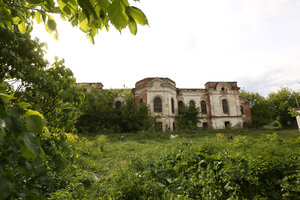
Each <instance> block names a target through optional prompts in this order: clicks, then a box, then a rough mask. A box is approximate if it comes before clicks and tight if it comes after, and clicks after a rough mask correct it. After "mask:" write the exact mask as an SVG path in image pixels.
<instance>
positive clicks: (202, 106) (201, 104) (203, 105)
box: [200, 100, 207, 115]
mask: <svg viewBox="0 0 300 200" xmlns="http://www.w3.org/2000/svg"><path fill="white" fill-rule="evenodd" d="M200 106H201V113H202V114H203V115H206V114H207V105H206V101H204V100H202V101H201V102H200ZM203 108H204V109H203ZM203 110H205V112H203Z"/></svg>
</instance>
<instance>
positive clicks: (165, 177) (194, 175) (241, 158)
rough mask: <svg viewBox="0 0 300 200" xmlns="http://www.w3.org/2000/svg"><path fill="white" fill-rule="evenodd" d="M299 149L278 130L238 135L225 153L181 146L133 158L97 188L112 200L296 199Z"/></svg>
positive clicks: (298, 194)
mask: <svg viewBox="0 0 300 200" xmlns="http://www.w3.org/2000/svg"><path fill="white" fill-rule="evenodd" d="M218 137H219V140H220V141H221V140H223V141H224V143H225V141H228V139H227V138H226V137H224V134H218ZM299 149H300V146H299V144H298V143H297V142H296V140H294V139H292V140H282V139H280V138H279V137H278V136H277V135H276V134H271V135H264V136H262V137H259V138H258V139H254V138H249V137H246V136H237V137H235V138H234V140H232V141H230V142H229V144H228V145H225V146H224V149H223V150H222V151H219V150H216V148H215V147H214V145H206V146H202V147H182V146H178V148H177V150H175V151H173V152H170V153H167V154H166V155H162V156H161V157H160V159H159V160H157V161H154V160H153V159H149V160H148V159H147V158H148V157H149V156H147V155H141V156H140V157H138V158H137V157H132V158H131V164H130V165H129V166H128V168H120V169H116V170H113V171H112V173H111V174H110V175H109V177H106V178H103V179H101V180H100V181H99V187H98V188H99V190H98V192H99V194H100V196H103V197H105V198H113V199H172V198H174V199H298V198H299V197H300V186H299V180H300V176H299V175H300V174H299V163H300V162H299V152H300V151H299ZM105 198H104V199H105Z"/></svg>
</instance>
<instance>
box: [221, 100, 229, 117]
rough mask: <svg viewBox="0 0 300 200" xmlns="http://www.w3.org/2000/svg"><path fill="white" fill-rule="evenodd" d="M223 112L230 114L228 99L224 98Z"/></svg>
mask: <svg viewBox="0 0 300 200" xmlns="http://www.w3.org/2000/svg"><path fill="white" fill-rule="evenodd" d="M222 107H223V113H225V114H228V103H227V100H226V99H223V100H222Z"/></svg>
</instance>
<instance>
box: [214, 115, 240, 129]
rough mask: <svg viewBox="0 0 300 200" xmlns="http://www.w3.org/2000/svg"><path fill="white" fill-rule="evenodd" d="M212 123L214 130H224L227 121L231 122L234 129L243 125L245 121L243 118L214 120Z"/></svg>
mask: <svg viewBox="0 0 300 200" xmlns="http://www.w3.org/2000/svg"><path fill="white" fill-rule="evenodd" d="M211 121H212V127H213V129H224V128H225V122H226V121H229V122H230V123H231V126H232V127H234V126H238V125H243V119H242V118H241V117H236V118H231V117H227V118H225V117H224V118H223V117H222V118H213V119H212V120H211Z"/></svg>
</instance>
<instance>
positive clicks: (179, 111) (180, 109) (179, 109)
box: [178, 101, 183, 114]
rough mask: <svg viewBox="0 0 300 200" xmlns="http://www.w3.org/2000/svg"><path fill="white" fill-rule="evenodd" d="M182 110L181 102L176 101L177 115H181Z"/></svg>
mask: <svg viewBox="0 0 300 200" xmlns="http://www.w3.org/2000/svg"><path fill="white" fill-rule="evenodd" d="M182 108H183V101H178V113H179V114H181V113H182Z"/></svg>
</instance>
